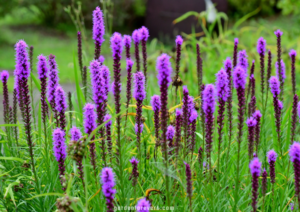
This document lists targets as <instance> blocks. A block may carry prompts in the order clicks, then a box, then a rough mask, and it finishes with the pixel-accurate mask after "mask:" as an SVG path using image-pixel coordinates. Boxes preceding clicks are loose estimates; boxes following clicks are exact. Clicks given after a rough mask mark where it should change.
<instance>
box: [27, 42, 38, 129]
mask: <svg viewBox="0 0 300 212" xmlns="http://www.w3.org/2000/svg"><path fill="white" fill-rule="evenodd" d="M33 49H34V48H33V46H30V47H29V63H30V71H31V72H32V73H33ZM32 84H33V83H32V77H31V76H30V96H31V107H32V109H33V111H34V109H35V108H34V101H33V87H32ZM32 117H33V123H34V125H35V123H36V122H35V120H36V119H35V113H32Z"/></svg>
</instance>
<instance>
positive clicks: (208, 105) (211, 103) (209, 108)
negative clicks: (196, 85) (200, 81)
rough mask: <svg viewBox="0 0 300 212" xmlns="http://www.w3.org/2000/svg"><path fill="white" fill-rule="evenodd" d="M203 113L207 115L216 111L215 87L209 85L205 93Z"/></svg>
mask: <svg viewBox="0 0 300 212" xmlns="http://www.w3.org/2000/svg"><path fill="white" fill-rule="evenodd" d="M202 98H203V111H204V113H205V114H208V113H211V114H213V113H214V111H215V106H216V101H215V86H214V85H212V84H208V85H206V86H205V89H204V91H203V97H202Z"/></svg>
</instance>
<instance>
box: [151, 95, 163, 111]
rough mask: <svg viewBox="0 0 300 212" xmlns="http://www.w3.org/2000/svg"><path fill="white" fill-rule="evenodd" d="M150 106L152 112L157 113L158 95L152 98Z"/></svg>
mask: <svg viewBox="0 0 300 212" xmlns="http://www.w3.org/2000/svg"><path fill="white" fill-rule="evenodd" d="M151 105H152V109H153V111H154V112H156V111H159V110H160V107H161V102H160V96H158V95H154V96H152V98H151Z"/></svg>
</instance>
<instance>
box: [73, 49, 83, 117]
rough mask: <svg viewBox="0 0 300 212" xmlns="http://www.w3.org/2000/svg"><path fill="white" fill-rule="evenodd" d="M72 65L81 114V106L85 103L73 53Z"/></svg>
mask: <svg viewBox="0 0 300 212" xmlns="http://www.w3.org/2000/svg"><path fill="white" fill-rule="evenodd" d="M73 65H74V75H75V84H76V93H77V101H78V107H79V111H80V114H82V106H83V105H84V104H85V99H84V95H83V93H82V90H81V88H80V86H79V79H78V71H77V63H76V60H75V53H74V54H73Z"/></svg>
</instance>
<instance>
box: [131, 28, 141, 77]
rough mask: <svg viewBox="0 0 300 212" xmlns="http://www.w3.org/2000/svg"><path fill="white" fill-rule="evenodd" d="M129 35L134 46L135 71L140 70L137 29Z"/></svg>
mask: <svg viewBox="0 0 300 212" xmlns="http://www.w3.org/2000/svg"><path fill="white" fill-rule="evenodd" d="M131 37H132V40H133V43H134V48H135V62H136V71H140V54H139V44H140V41H141V35H140V31H139V30H137V29H136V30H134V31H133V33H132V36H131Z"/></svg>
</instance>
